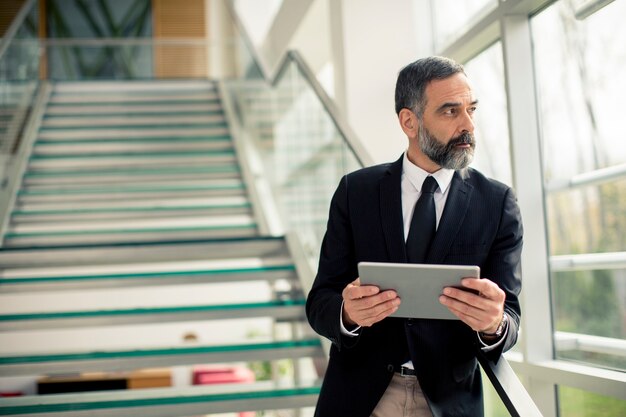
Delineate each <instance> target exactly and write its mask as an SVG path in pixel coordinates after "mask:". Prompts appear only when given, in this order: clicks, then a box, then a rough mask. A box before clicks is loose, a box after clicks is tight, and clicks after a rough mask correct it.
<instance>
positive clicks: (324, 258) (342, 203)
mask: <svg viewBox="0 0 626 417" xmlns="http://www.w3.org/2000/svg"><path fill="white" fill-rule="evenodd" d="M357 276H358V272H357V268H356V262H355V254H354V242H353V236H352V228H351V226H350V215H349V205H348V177H347V176H344V177H343V178H342V179H341V181H340V183H339V186H338V187H337V190H336V191H335V194H334V195H333V198H332V200H331V203H330V213H329V216H328V224H327V229H326V234H325V235H324V239H323V241H322V246H321V252H320V260H319V267H318V272H317V276H316V277H315V282H314V283H313V287H312V288H311V291H310V292H309V295H308V298H307V303H306V314H307V318H308V320H309V323H310V324H311V327H313V329H314V330H315V331H316V332H317V333H319V334H320V335H322V336H324V337H326V338H327V339H329V340H330V341H331V342H332V343H333V344H334V345H335V346H336V347H337V348H339V349H341V348H342V347H350V346H352V345H354V344H355V343H356V342H357V341H358V339H359V337H358V336H357V337H346V336H344V335H342V333H341V330H340V324H339V317H340V314H341V304H342V296H341V292H342V291H343V289H344V288H345V287H346V285H348V284H349V283H350V282H352V281H354V280H355V279H356V278H357Z"/></svg>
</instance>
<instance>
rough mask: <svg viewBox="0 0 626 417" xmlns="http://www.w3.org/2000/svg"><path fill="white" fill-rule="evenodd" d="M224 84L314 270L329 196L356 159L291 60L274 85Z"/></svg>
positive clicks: (352, 166)
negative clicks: (226, 85) (227, 87)
mask: <svg viewBox="0 0 626 417" xmlns="http://www.w3.org/2000/svg"><path fill="white" fill-rule="evenodd" d="M229 89H230V91H231V94H232V96H233V99H234V101H235V103H236V104H237V105H236V107H237V109H238V110H239V113H238V117H239V118H240V123H242V125H243V126H244V128H245V130H246V134H247V135H249V138H250V139H251V140H252V142H253V143H254V144H255V147H256V148H257V150H258V152H259V155H260V157H261V159H262V161H263V165H264V170H265V174H266V175H267V178H268V180H269V181H270V183H271V186H272V188H273V193H274V199H275V201H277V203H278V210H279V212H280V215H281V217H282V218H283V220H284V222H285V223H286V224H285V226H286V227H287V228H288V229H289V230H295V231H297V232H298V234H299V237H300V239H301V241H302V243H303V244H304V245H305V246H306V248H307V255H308V256H309V260H310V262H311V266H312V267H313V270H316V269H317V260H318V254H319V248H320V244H321V240H322V237H323V235H324V232H325V230H326V221H327V216H328V207H329V204H330V198H331V197H332V194H333V192H334V191H335V188H336V187H337V184H338V183H339V179H340V178H341V176H342V175H343V174H345V173H347V172H350V171H353V170H355V169H357V168H359V167H360V164H359V163H358V162H357V159H356V157H355V156H354V154H353V152H352V151H351V149H350V148H349V147H348V145H347V144H346V142H345V140H344V138H343V137H342V136H341V133H340V132H339V130H338V129H337V127H336V126H335V124H334V122H333V120H332V118H331V117H330V115H329V114H328V112H327V111H326V109H325V108H324V106H323V105H322V103H321V101H320V100H319V99H318V98H317V96H316V95H315V93H314V91H313V89H312V87H310V85H309V84H308V83H307V81H306V80H305V78H304V77H303V75H302V74H301V73H300V70H299V68H298V67H297V64H295V63H294V62H292V63H291V64H290V65H289V67H288V68H287V69H286V70H285V71H284V72H283V74H282V76H281V78H280V80H279V81H278V82H277V84H276V86H275V87H273V88H270V87H267V86H262V85H260V84H257V83H254V84H252V83H247V82H244V83H241V82H238V83H231V84H230V85H229Z"/></svg>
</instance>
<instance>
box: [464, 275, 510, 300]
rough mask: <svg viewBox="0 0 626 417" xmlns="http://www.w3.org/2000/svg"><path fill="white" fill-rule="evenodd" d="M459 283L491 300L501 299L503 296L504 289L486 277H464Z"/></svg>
mask: <svg viewBox="0 0 626 417" xmlns="http://www.w3.org/2000/svg"><path fill="white" fill-rule="evenodd" d="M461 284H462V285H463V286H464V287H467V288H471V289H473V290H476V291H478V292H479V294H480V295H481V296H483V297H486V298H490V299H492V300H497V301H501V300H504V298H505V294H504V291H502V289H500V287H498V285H497V284H496V283H495V282H493V281H491V280H489V279H487V278H464V279H463V280H462V281H461Z"/></svg>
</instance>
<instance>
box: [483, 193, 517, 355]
mask: <svg viewBox="0 0 626 417" xmlns="http://www.w3.org/2000/svg"><path fill="white" fill-rule="evenodd" d="M502 207H503V208H502V215H501V216H500V224H499V226H498V232H497V235H496V238H495V240H494V242H493V245H492V247H491V250H490V252H489V256H488V258H487V261H486V262H485V265H484V266H483V273H482V275H483V276H484V277H486V278H489V279H491V280H493V281H494V282H496V283H497V284H498V285H499V286H500V288H501V289H502V290H503V291H504V292H505V294H506V300H505V302H504V311H505V312H506V313H507V315H508V316H509V318H510V320H509V324H508V325H509V329H508V332H507V335H506V338H505V340H504V341H503V343H501V344H500V345H499V346H498V347H497V348H496V349H494V350H492V351H489V352H487V356H488V357H489V358H491V359H493V360H497V359H498V357H499V356H500V355H501V354H502V352H505V351H507V350H509V349H510V348H511V347H513V345H514V344H515V342H516V341H517V334H518V330H519V324H520V315H521V308H520V303H519V294H520V291H521V289H522V278H521V253H522V235H523V229H522V218H521V213H520V210H519V207H518V205H517V199H516V197H515V193H514V192H513V190H512V189H510V188H509V189H508V190H507V191H506V193H505V195H504V201H503V205H502Z"/></svg>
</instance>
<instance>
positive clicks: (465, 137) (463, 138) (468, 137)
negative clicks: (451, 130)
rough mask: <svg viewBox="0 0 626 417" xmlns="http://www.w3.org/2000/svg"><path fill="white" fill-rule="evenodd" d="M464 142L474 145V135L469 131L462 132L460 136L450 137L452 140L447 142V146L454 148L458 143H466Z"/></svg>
mask: <svg viewBox="0 0 626 417" xmlns="http://www.w3.org/2000/svg"><path fill="white" fill-rule="evenodd" d="M464 144H469V145H471V146H472V147H474V146H475V145H476V144H475V141H474V135H472V134H471V133H469V132H465V133H461V134H460V135H459V136H457V137H455V138H452V139H450V141H449V142H448V144H447V146H446V147H447V148H448V149H450V148H454V147H455V146H457V145H464Z"/></svg>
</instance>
